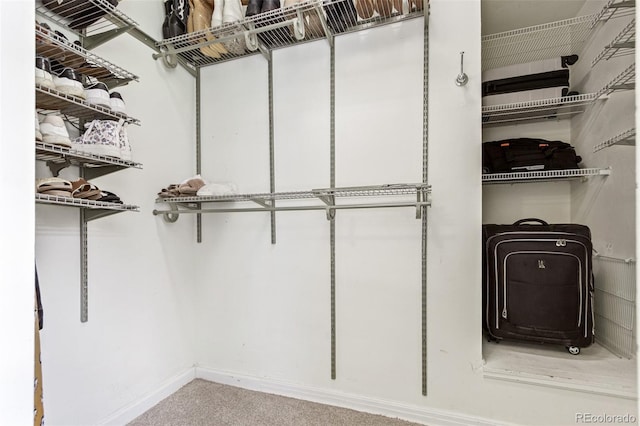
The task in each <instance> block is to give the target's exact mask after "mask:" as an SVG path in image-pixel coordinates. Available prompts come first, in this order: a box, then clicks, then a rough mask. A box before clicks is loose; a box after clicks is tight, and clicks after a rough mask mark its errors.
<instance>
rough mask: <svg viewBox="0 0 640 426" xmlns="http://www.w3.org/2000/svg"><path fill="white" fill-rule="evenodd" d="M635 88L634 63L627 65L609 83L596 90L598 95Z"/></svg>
mask: <svg viewBox="0 0 640 426" xmlns="http://www.w3.org/2000/svg"><path fill="white" fill-rule="evenodd" d="M635 88H636V64H635V63H633V64H631V65H629V66H628V67H627V68H626V69H625V70H624V71H622V72H621V73H620V74H618V75H617V76H616V77H615V78H614V79H613V80H611V82H610V83H609V84H607V85H606V86H605V87H603V88H602V90H600V91H599V92H598V96H601V95H609V94H611V93H613V92H615V91H618V90H633V89H635Z"/></svg>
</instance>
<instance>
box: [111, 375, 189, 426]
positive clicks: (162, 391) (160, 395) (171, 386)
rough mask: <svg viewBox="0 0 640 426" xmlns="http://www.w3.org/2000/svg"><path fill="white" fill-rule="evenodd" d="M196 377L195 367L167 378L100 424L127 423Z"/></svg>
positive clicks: (116, 425)
mask: <svg viewBox="0 0 640 426" xmlns="http://www.w3.org/2000/svg"><path fill="white" fill-rule="evenodd" d="M195 378H196V375H195V369H194V368H188V369H187V370H186V371H184V372H182V373H180V374H178V375H177V376H174V377H172V378H170V379H168V380H166V381H165V382H164V383H162V384H161V385H160V386H159V387H158V389H156V390H154V391H151V392H149V393H148V394H146V395H144V396H143V397H142V398H140V399H139V400H138V401H136V402H133V403H131V404H129V405H127V406H126V407H124V408H122V409H120V410H118V411H116V412H115V413H114V414H112V415H111V416H109V417H107V418H106V419H104V420H103V421H101V422H99V423H98V424H100V425H113V426H120V425H126V424H127V423H129V422H130V421H132V420H133V419H135V418H136V417H138V416H140V415H141V414H143V413H144V412H146V411H147V410H149V409H150V408H151V407H153V406H154V405H156V404H157V403H159V402H160V401H162V400H163V399H165V398H166V397H168V396H169V395H171V394H172V393H174V392H176V391H177V390H178V389H180V388H181V387H183V386H184V385H186V384H187V383H189V382H191V381H192V380H193V379H195Z"/></svg>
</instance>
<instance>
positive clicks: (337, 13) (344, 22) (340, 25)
mask: <svg viewBox="0 0 640 426" xmlns="http://www.w3.org/2000/svg"><path fill="white" fill-rule="evenodd" d="M375 1H378V0H375ZM380 1H384V2H388V3H389V8H390V10H389V15H391V0H380ZM325 3H326V4H325V6H324V10H325V11H326V12H327V25H328V26H329V28H331V30H332V31H333V32H334V33H342V32H344V31H346V30H348V29H349V28H350V27H352V26H353V25H355V24H356V22H357V21H358V12H357V11H356V7H355V5H354V4H353V0H342V1H337V2H334V1H333V0H329V1H328V2H325ZM376 10H377V9H376ZM378 12H379V13H380V15H382V13H381V12H380V11H378Z"/></svg>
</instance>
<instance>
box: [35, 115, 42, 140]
mask: <svg viewBox="0 0 640 426" xmlns="http://www.w3.org/2000/svg"><path fill="white" fill-rule="evenodd" d="M36 140H37V141H40V142H42V132H40V121H39V120H38V112H37V111H36Z"/></svg>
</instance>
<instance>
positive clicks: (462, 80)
mask: <svg viewBox="0 0 640 426" xmlns="http://www.w3.org/2000/svg"><path fill="white" fill-rule="evenodd" d="M468 81H469V77H467V75H466V74H465V73H464V52H460V74H458V76H457V77H456V85H457V86H464V85H465V84H467V82H468Z"/></svg>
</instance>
